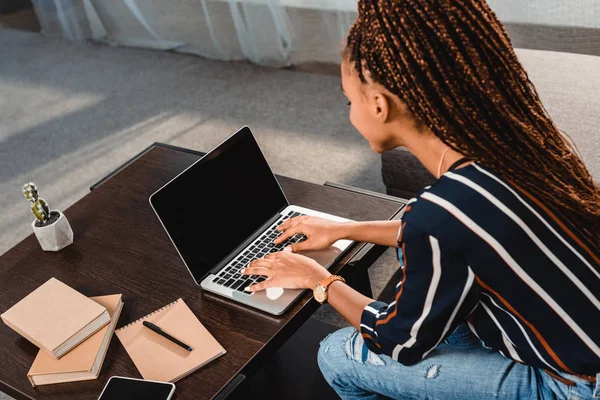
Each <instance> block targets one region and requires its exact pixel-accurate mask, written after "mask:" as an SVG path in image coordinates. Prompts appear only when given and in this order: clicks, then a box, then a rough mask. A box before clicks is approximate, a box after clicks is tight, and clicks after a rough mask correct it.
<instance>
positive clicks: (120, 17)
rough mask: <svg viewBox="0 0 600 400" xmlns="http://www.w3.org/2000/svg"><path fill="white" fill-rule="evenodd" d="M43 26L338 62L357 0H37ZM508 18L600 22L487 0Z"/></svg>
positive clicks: (185, 47) (230, 55) (572, 8)
mask: <svg viewBox="0 0 600 400" xmlns="http://www.w3.org/2000/svg"><path fill="white" fill-rule="evenodd" d="M32 1H33V4H34V6H35V10H36V13H37V15H38V17H39V20H40V23H41V26H42V32H43V33H44V34H46V35H49V36H61V37H64V38H66V39H69V40H74V41H84V40H95V41H101V42H105V43H109V44H112V45H123V46H134V47H146V48H153V49H162V50H174V51H179V52H184V53H193V54H198V55H201V56H204V57H208V58H215V59H220V60H243V59H248V60H250V61H252V62H254V63H257V64H264V65H272V66H286V65H291V64H299V63H305V62H334V63H337V62H339V58H340V54H339V53H340V47H341V42H342V40H343V38H344V35H345V34H346V33H347V31H348V29H349V28H350V25H351V24H352V22H353V21H354V19H355V18H356V8H357V0H32ZM488 1H489V4H490V6H491V7H492V9H494V10H495V11H496V13H497V14H498V16H499V18H500V19H501V20H502V21H503V22H514V23H518V24H533V25H544V26H570V27H584V28H600V1H598V0H527V1H523V0H488Z"/></svg>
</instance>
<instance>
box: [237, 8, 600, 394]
mask: <svg viewBox="0 0 600 400" xmlns="http://www.w3.org/2000/svg"><path fill="white" fill-rule="evenodd" d="M341 73H342V89H343V91H344V93H345V95H346V96H347V97H348V99H349V100H350V102H349V103H348V104H349V105H350V120H351V122H352V124H353V125H354V126H355V127H356V129H357V130H358V131H359V132H360V133H361V134H362V135H363V136H364V137H365V138H366V139H367V140H368V141H369V143H370V145H371V148H372V149H373V150H374V151H376V152H379V153H380V152H384V151H386V150H389V149H393V148H395V147H397V146H404V147H406V148H407V149H408V150H409V151H410V152H411V153H412V154H414V155H415V156H416V157H417V158H418V159H419V160H420V161H421V163H422V164H423V165H424V166H425V167H426V168H427V169H428V170H429V171H430V172H431V173H432V174H434V175H435V176H436V177H437V178H439V179H438V180H437V182H436V183H435V184H434V185H432V186H431V187H427V188H425V189H424V190H423V191H422V192H421V193H420V194H419V195H418V196H417V197H416V198H415V199H413V200H411V201H410V204H409V206H408V207H407V208H406V212H405V214H404V216H403V218H402V221H401V222H394V221H385V222H368V223H345V224H338V223H332V222H328V221H324V220H320V219H317V218H307V217H299V218H294V219H291V220H289V221H287V222H286V223H285V224H283V225H282V226H281V227H280V230H281V231H282V232H283V233H282V235H281V236H280V237H279V239H277V240H278V242H281V241H283V240H284V239H286V238H287V237H289V236H292V235H294V234H297V233H303V234H305V235H306V236H307V237H308V240H306V241H305V242H302V243H300V244H297V245H294V248H292V249H291V250H292V251H287V252H281V253H276V254H273V255H271V256H269V257H267V258H266V259H262V260H256V261H254V262H253V263H252V264H251V265H250V266H249V267H248V268H247V270H246V273H247V274H256V275H266V276H268V277H269V279H268V280H266V281H265V282H262V283H259V284H256V285H254V286H253V287H251V289H250V290H254V291H257V290H263V289H265V288H267V287H270V286H283V287H289V288H308V289H313V288H317V289H316V291H315V293H316V294H317V297H319V300H324V299H325V298H326V301H327V302H328V303H329V304H330V305H331V306H333V307H334V308H335V309H336V310H337V311H338V312H340V313H341V314H342V315H343V316H344V317H345V318H346V319H347V320H348V321H349V322H350V323H351V324H352V325H353V328H345V329H342V330H340V331H338V332H336V333H334V334H332V335H330V336H329V337H328V338H327V339H325V340H324V341H323V342H322V343H321V348H320V351H319V356H318V360H319V365H320V368H321V370H322V372H323V374H324V376H325V378H326V379H327V381H328V382H329V383H330V385H332V386H333V388H334V389H335V390H336V391H337V392H338V394H339V395H340V396H341V397H342V398H351V399H354V398H356V399H358V398H360V399H375V398H380V397H392V398H428V399H431V398H443V399H468V398H474V399H487V398H506V399H514V398H540V397H541V398H572V397H575V396H579V397H577V398H592V396H600V384H599V385H598V387H596V379H597V375H596V374H598V373H599V372H600V327H599V325H598V320H599V319H598V318H599V317H600V312H599V310H600V272H599V270H600V265H599V264H600V258H599V254H600V251H599V249H600V226H599V222H600V190H599V189H598V187H597V186H596V185H595V184H594V182H593V180H592V178H591V176H590V174H589V172H588V170H587V169H586V167H585V166H584V164H583V162H582V160H581V159H580V158H579V157H578V156H577V154H576V153H575V151H574V150H573V147H572V146H571V145H570V143H569V142H568V141H567V140H565V138H564V137H563V136H562V135H561V133H560V132H559V130H558V129H557V127H556V126H555V125H554V124H553V122H552V121H551V119H550V118H549V116H548V114H547V113H546V111H545V110H544V107H543V106H542V104H541V102H540V100H539V98H538V95H537V93H536V91H535V88H534V87H533V85H532V83H531V82H530V81H529V79H528V77H527V74H526V72H525V71H524V70H523V68H522V66H521V65H520V63H519V61H518V60H517V57H516V56H515V53H514V51H513V49H512V47H511V45H510V41H509V39H508V37H507V35H506V33H505V31H504V29H503V27H502V25H501V24H500V22H499V21H498V20H497V18H496V17H495V15H494V14H493V13H492V11H491V10H490V9H489V7H488V6H487V4H486V3H485V2H484V1H483V0H437V1H432V0H371V1H366V0H363V1H359V16H358V19H357V21H356V22H355V24H354V25H353V27H352V29H351V30H350V33H349V35H348V41H347V47H346V50H345V53H344V57H343V62H342V67H341ZM342 238H346V239H351V240H356V241H365V242H371V243H377V244H382V245H388V246H396V247H399V248H398V254H399V256H400V257H399V259H400V260H401V268H402V271H403V278H402V280H401V281H400V282H399V283H398V285H397V287H396V295H395V299H394V301H393V302H392V303H390V304H384V303H381V302H377V301H374V300H373V299H369V298H367V297H365V296H363V295H361V294H359V293H358V292H356V291H355V290H353V289H352V288H350V287H348V286H347V285H345V283H344V282H343V281H341V280H336V279H337V278H333V277H330V274H329V273H328V272H327V271H326V270H325V269H324V268H322V267H321V266H319V265H318V264H317V263H316V262H314V261H312V260H310V259H308V258H306V257H303V256H302V255H299V254H295V253H296V252H298V251H302V250H307V249H318V248H324V247H326V246H329V245H331V244H332V243H333V242H335V241H336V240H338V239H342ZM325 287H327V290H326V291H325V290H324V289H325Z"/></svg>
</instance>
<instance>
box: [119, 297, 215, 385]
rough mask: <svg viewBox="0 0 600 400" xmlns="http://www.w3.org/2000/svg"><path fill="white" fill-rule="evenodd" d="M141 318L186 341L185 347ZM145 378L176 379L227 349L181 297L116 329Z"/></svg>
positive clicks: (168, 380) (174, 380)
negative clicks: (149, 327) (156, 331)
mask: <svg viewBox="0 0 600 400" xmlns="http://www.w3.org/2000/svg"><path fill="white" fill-rule="evenodd" d="M143 321H149V322H152V323H153V324H155V325H158V326H159V327H160V328H161V329H162V330H163V331H164V332H166V333H168V334H169V335H171V336H173V337H175V338H177V339H179V340H180V341H182V342H184V343H185V344H187V345H189V346H190V347H191V348H192V349H193V350H192V351H187V350H185V349H184V348H182V347H180V346H178V345H176V344H175V343H173V342H172V341H170V340H168V339H166V338H164V337H163V336H161V335H159V334H157V333H155V332H153V331H152V330H150V329H148V328H146V327H144V325H143V324H142V322H143ZM115 333H116V335H117V337H118V338H119V340H120V341H121V343H122V344H123V347H125V350H126V351H127V354H129V357H131V359H132V360H133V363H134V364H135V366H136V367H137V369H138V371H140V374H142V376H143V377H144V379H149V380H154V381H162V382H176V381H178V380H179V379H181V378H183V377H185V376H187V375H189V374H191V373H192V372H194V371H196V370H198V369H199V368H201V367H203V366H204V365H206V364H208V363H209V362H211V361H212V360H214V359H216V358H218V357H220V356H222V355H223V354H225V353H226V351H225V349H224V348H223V346H221V345H220V344H219V342H217V340H216V339H215V338H214V337H213V336H212V335H211V334H210V332H208V330H206V328H205V327H204V325H202V323H201V322H200V321H199V320H198V318H196V316H195V315H194V313H193V312H192V310H190V308H189V307H188V306H187V305H186V304H185V302H184V301H183V300H182V299H178V300H176V301H174V302H172V303H171V304H168V305H166V306H165V307H163V308H161V309H158V310H156V311H154V312H153V313H150V314H148V315H146V316H145V317H142V318H140V319H138V320H136V321H134V322H132V323H130V324H128V325H125V326H124V327H122V328H119V329H117V330H116V331H115Z"/></svg>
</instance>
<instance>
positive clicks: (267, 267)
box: [242, 251, 331, 292]
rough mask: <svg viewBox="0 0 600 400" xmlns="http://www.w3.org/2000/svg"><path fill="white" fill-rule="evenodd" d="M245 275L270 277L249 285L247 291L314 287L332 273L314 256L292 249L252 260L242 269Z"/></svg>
mask: <svg viewBox="0 0 600 400" xmlns="http://www.w3.org/2000/svg"><path fill="white" fill-rule="evenodd" d="M242 273H243V274H244V275H263V276H266V277H267V278H268V279H267V280H266V281H263V282H259V283H255V284H254V285H251V286H248V287H247V288H246V291H249V292H256V291H259V290H264V289H267V288H270V287H280V288H284V289H313V288H314V287H315V286H317V283H319V282H321V281H322V280H323V279H325V278H327V277H329V276H330V275H331V274H330V273H329V271H327V269H325V268H323V267H322V266H321V265H320V264H319V263H318V262H316V261H315V260H313V259H312V258H308V257H306V256H303V255H301V254H294V253H292V252H290V251H280V252H278V253H273V254H269V255H268V256H266V257H265V258H260V259H257V260H254V261H252V262H251V263H250V264H249V266H248V268H246V269H245V270H243V271H242Z"/></svg>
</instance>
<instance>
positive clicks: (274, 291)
mask: <svg viewBox="0 0 600 400" xmlns="http://www.w3.org/2000/svg"><path fill="white" fill-rule="evenodd" d="M265 291H266V295H267V299H269V300H277V299H278V298H280V297H281V295H283V289H282V288H280V287H270V288H267V289H265Z"/></svg>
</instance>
